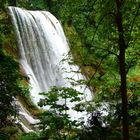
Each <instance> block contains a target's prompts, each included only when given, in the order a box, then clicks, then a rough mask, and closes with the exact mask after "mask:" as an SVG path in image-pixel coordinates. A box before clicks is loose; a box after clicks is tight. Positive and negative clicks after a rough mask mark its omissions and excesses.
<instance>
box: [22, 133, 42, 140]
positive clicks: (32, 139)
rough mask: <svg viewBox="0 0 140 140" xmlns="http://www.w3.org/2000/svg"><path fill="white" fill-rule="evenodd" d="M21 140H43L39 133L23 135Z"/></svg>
mask: <svg viewBox="0 0 140 140" xmlns="http://www.w3.org/2000/svg"><path fill="white" fill-rule="evenodd" d="M20 140H41V139H40V138H39V135H38V134H37V133H34V132H30V133H27V134H23V135H22V136H21V138H20Z"/></svg>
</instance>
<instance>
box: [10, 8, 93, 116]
mask: <svg viewBox="0 0 140 140" xmlns="http://www.w3.org/2000/svg"><path fill="white" fill-rule="evenodd" d="M9 11H10V14H11V17H12V21H13V24H14V27H15V32H16V38H17V45H18V48H19V52H20V64H21V66H22V67H23V69H24V71H25V73H26V75H27V76H28V77H29V83H30V86H31V87H32V88H31V99H32V100H33V102H34V103H35V104H36V105H37V102H38V101H39V100H40V98H42V96H41V95H39V92H47V91H48V90H49V88H50V87H51V86H63V87H73V88H75V89H76V90H78V91H80V92H83V94H84V95H83V97H85V98H86V99H85V100H89V99H91V98H92V96H91V92H90V90H89V89H88V88H86V86H85V85H75V86H74V85H73V86H72V85H71V81H70V80H69V79H74V80H73V81H77V80H81V79H82V80H84V79H85V77H84V76H83V75H82V74H81V73H80V72H79V67H78V66H75V65H74V64H73V65H70V64H69V62H68V61H69V60H70V59H72V57H71V56H70V55H68V54H69V51H70V49H69V46H68V43H67V40H66V37H65V35H64V32H63V29H62V26H61V24H60V22H59V21H58V20H57V19H56V18H55V17H54V16H53V15H52V14H51V13H50V12H47V11H29V10H24V9H21V8H16V7H9ZM72 113H74V112H73V111H71V112H70V114H72ZM72 116H76V115H75V114H74V115H72Z"/></svg>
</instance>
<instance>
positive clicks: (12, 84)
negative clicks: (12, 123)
mask: <svg viewBox="0 0 140 140" xmlns="http://www.w3.org/2000/svg"><path fill="white" fill-rule="evenodd" d="M0 77H1V78H0V110H1V112H0V124H1V126H2V124H3V125H5V121H6V120H7V117H8V116H9V115H13V114H15V109H14V107H13V105H12V102H13V101H14V97H15V96H17V95H18V94H20V93H21V92H22V89H21V88H20V87H19V84H18V83H19V81H20V80H21V79H22V77H21V75H20V74H19V65H18V63H17V62H15V61H14V60H13V59H12V58H11V57H9V56H6V55H4V53H3V52H2V50H0Z"/></svg>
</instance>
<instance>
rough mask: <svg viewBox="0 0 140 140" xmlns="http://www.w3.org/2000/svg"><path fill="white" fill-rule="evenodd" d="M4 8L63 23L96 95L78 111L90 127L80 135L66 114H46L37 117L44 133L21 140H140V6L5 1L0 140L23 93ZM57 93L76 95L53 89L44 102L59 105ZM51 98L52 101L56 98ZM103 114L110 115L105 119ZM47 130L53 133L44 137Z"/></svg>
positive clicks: (132, 2)
mask: <svg viewBox="0 0 140 140" xmlns="http://www.w3.org/2000/svg"><path fill="white" fill-rule="evenodd" d="M8 5H13V6H19V7H24V8H27V9H32V10H35V9H40V10H42V9H43V10H49V11H50V12H52V13H53V14H54V15H55V16H56V17H57V18H58V19H59V20H60V21H61V22H62V25H63V27H64V30H65V33H66V35H67V37H68V40H69V44H70V47H71V52H72V54H73V56H74V61H75V63H77V64H78V65H79V66H80V67H81V69H82V71H83V73H84V74H85V75H86V76H87V78H88V81H87V82H86V83H87V85H88V86H90V87H91V88H92V90H93V92H94V99H93V101H92V102H89V103H84V104H80V105H79V107H78V106H77V108H78V110H79V108H82V110H87V112H88V113H89V115H88V116H89V121H88V124H87V125H86V126H84V125H83V123H79V124H78V125H81V129H82V130H80V129H79V130H78V129H76V128H75V126H74V125H75V124H74V123H73V122H71V120H70V119H69V117H68V116H67V114H61V115H60V114H59V115H58V114H56V112H44V113H43V114H42V115H40V118H41V124H40V127H41V129H42V127H43V131H42V132H41V133H39V132H38V133H29V134H24V135H23V136H22V137H21V138H19V139H22V140H23V139H24V140H25V139H26V140H35V139H37V140H39V139H58V140H60V139H64V140H65V139H68V140H69V139H76V140H77V139H81V140H82V139H83V140H91V139H94V140H99V139H101V140H118V139H124V140H129V139H132V140H135V139H140V134H139V133H140V130H139V128H138V127H139V125H140V118H139V115H140V111H139V107H140V70H139V68H140V59H139V58H140V51H139V49H140V37H139V36H140V31H139V30H140V2H139V1H138V0H127V1H126V0H114V1H110V0H81V1H80V0H79V1H78V0H61V1H60V0H28V1H23V0H13V1H12V0H3V1H2V4H1V7H0V8H1V9H0V29H1V35H0V43H1V46H2V47H1V49H0V77H1V79H0V108H2V109H1V112H0V123H1V125H0V126H1V127H0V136H1V132H2V131H1V130H3V129H2V128H3V127H4V126H3V124H2V123H3V122H5V121H7V118H8V117H9V116H10V115H13V113H15V110H14V108H13V106H12V101H13V100H14V97H15V96H16V95H17V94H18V93H21V92H22V90H21V88H20V86H19V84H20V79H21V76H20V73H19V68H18V63H17V62H15V60H14V58H15V57H16V56H15V55H14V53H13V52H15V50H16V47H15V41H14V40H15V39H14V38H13V29H12V26H11V23H9V21H10V19H9V18H8V15H7V6H8ZM9 52H10V54H12V56H14V57H13V59H11V56H9V55H8V54H9ZM9 67H10V69H9ZM15 79H16V80H15ZM15 81H16V82H15ZM60 90H61V91H63V92H68V93H69V94H70V93H75V92H74V91H73V90H72V89H63V88H62V89H57V88H56V87H55V88H53V89H52V90H51V91H50V92H49V93H48V94H47V95H46V99H47V100H48V101H54V99H55V100H57V98H56V95H57V94H56V93H58V92H59V91H60ZM63 92H62V93H63ZM51 93H53V94H51ZM44 94H45V93H44ZM49 95H55V96H53V97H55V98H52V96H49ZM74 95H75V94H74ZM60 96H62V95H60ZM5 98H6V100H4V99H5ZM71 98H72V97H71ZM75 98H76V95H75ZM43 103H44V102H43ZM48 103H50V105H52V107H53V109H54V110H55V109H59V111H60V112H61V111H64V110H65V108H62V107H61V106H58V105H56V104H55V105H54V104H53V102H52V103H51V102H48ZM54 103H55V102H54ZM45 104H46V102H45V103H44V104H42V102H41V101H40V105H41V106H43V105H45ZM9 108H10V110H9ZM103 111H105V112H108V113H107V114H103ZM62 118H63V119H62ZM62 120H63V121H62ZM58 122H59V123H58ZM4 124H5V125H6V123H4ZM46 124H48V125H49V126H51V129H47V131H46V127H47V126H48V125H47V126H46ZM64 130H65V131H64ZM62 132H63V133H62ZM2 133H3V132H2ZM48 134H50V135H48ZM66 134H68V135H66ZM2 138H3V139H4V137H2ZM2 138H1V137H0V139H2ZM5 139H6V138H5Z"/></svg>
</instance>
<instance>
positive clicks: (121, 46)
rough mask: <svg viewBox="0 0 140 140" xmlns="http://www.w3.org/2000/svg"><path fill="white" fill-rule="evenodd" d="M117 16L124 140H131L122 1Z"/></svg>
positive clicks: (118, 4)
mask: <svg viewBox="0 0 140 140" xmlns="http://www.w3.org/2000/svg"><path fill="white" fill-rule="evenodd" d="M116 5H117V14H116V25H117V30H118V34H119V39H118V46H119V51H120V53H119V70H120V77H121V86H120V92H121V99H122V115H123V140H129V128H128V99H127V87H126V69H125V50H126V48H127V46H126V44H125V40H124V31H123V24H122V13H121V11H120V10H121V6H122V1H121V0H116Z"/></svg>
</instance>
